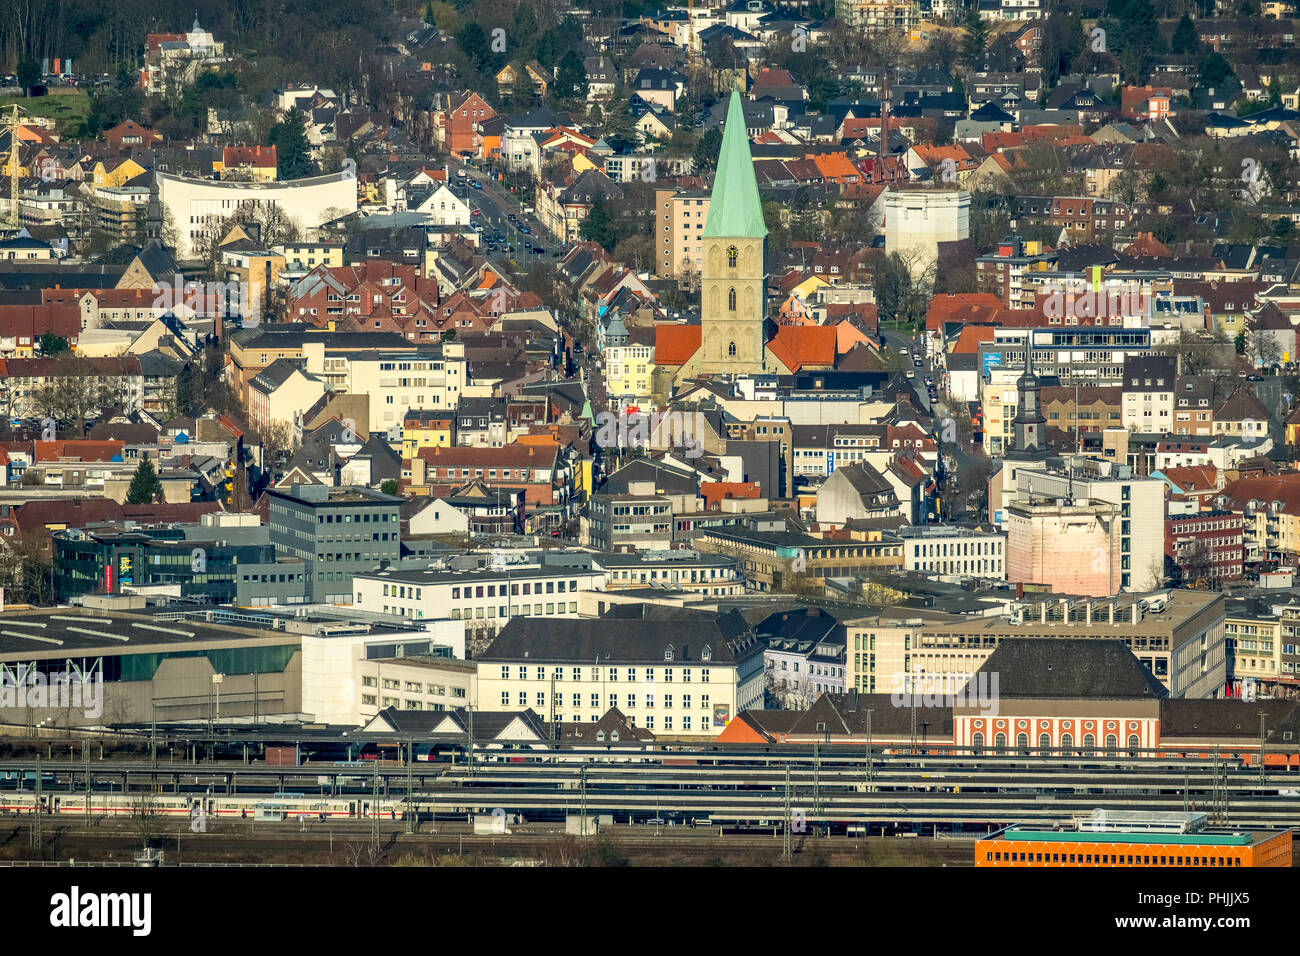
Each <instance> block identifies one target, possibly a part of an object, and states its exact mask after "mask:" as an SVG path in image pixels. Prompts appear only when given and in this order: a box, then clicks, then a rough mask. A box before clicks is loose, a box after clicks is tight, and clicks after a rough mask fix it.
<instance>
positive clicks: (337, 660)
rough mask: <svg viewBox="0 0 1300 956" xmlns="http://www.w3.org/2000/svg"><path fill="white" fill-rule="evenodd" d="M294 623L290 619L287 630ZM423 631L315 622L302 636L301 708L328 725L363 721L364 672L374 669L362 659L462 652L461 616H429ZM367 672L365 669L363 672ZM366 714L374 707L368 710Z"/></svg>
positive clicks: (370, 713)
mask: <svg viewBox="0 0 1300 956" xmlns="http://www.w3.org/2000/svg"><path fill="white" fill-rule="evenodd" d="M296 625H297V622H292V621H291V622H289V627H288V629H289V630H294V629H297V628H296ZM423 627H424V630H423V631H417V630H407V629H403V630H397V629H395V628H388V627H384V626H383V625H376V624H373V623H369V622H367V621H364V620H357V621H337V622H329V623H316V624H314V625H311V626H310V633H305V634H303V636H302V709H303V713H305V714H307V715H308V716H309V717H310V719H312V720H314V721H317V722H319V723H326V724H349V725H358V724H360V723H362V720H363V710H362V697H363V686H364V685H363V683H362V677H363V676H367V675H368V674H369V673H370V672H372V671H374V668H373V667H369V666H368V665H366V663H365V662H367V661H374V660H382V659H387V658H393V657H415V656H417V655H428V654H430V653H431V652H432V651H436V650H440V649H444V648H445V649H446V650H447V652H450V653H451V654H452V655H453V656H456V657H462V658H463V657H464V656H465V628H464V625H463V624H461V622H460V621H450V620H446V619H441V620H439V619H433V620H429V621H427V622H423ZM363 671H365V674H363ZM368 713H369V715H370V716H373V715H374V713H375V708H373V707H371V708H370V709H369V711H368Z"/></svg>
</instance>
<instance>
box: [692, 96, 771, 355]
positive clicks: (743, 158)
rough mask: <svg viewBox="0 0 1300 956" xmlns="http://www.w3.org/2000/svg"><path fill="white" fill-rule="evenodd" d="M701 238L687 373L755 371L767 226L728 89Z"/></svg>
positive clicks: (737, 106)
mask: <svg viewBox="0 0 1300 956" xmlns="http://www.w3.org/2000/svg"><path fill="white" fill-rule="evenodd" d="M702 238H703V246H704V249H703V252H704V262H703V266H702V268H701V271H700V326H701V329H700V351H699V355H698V360H697V363H696V365H695V372H697V373H703V374H712V375H719V374H731V375H747V374H752V373H755V372H761V371H762V370H763V346H764V343H763V329H764V323H765V320H766V317H767V305H766V270H765V262H764V260H765V254H766V251H767V226H766V225H764V223H763V204H762V201H761V200H760V199H759V195H758V179H757V177H755V175H754V162H753V159H751V157H750V153H749V137H748V135H747V134H746V132H745V112H744V107H743V106H742V104H741V101H740V94H739V93H738V92H736V91H734V90H733V91H732V94H731V102H730V103H729V105H728V106H727V118H726V122H725V125H724V127H723V133H722V150H721V152H720V153H719V154H718V172H717V176H716V178H715V179H714V181H713V192H712V194H711V198H710V201H709V217H708V220H707V221H706V223H705V226H704V232H703V235H702Z"/></svg>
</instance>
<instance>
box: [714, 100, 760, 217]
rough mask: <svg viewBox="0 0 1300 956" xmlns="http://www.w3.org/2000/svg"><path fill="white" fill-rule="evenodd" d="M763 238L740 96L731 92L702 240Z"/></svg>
mask: <svg viewBox="0 0 1300 956" xmlns="http://www.w3.org/2000/svg"><path fill="white" fill-rule="evenodd" d="M766 235H767V226H765V225H764V224H763V202H762V200H760V199H759V197H758V178H757V177H756V176H755V175H754V161H753V159H752V158H751V157H750V155H749V136H748V135H746V133H745V110H744V107H743V106H742V105H741V102H740V94H739V93H737V92H736V91H735V90H732V91H731V102H730V103H729V104H728V106H727V121H726V125H725V127H724V129H723V131H722V150H721V151H720V152H719V153H718V174H717V177H716V178H715V179H714V180H713V194H712V196H711V198H710V202H709V219H708V222H706V223H705V225H704V238H706V239H715V238H724V237H730V236H737V237H741V238H753V239H761V238H763V237H764V236H766Z"/></svg>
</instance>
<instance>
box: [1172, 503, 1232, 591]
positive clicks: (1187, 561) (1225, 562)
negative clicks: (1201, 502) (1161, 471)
mask: <svg viewBox="0 0 1300 956" xmlns="http://www.w3.org/2000/svg"><path fill="white" fill-rule="evenodd" d="M1245 527H1246V525H1245V519H1244V518H1243V517H1242V516H1241V515H1239V514H1235V513H1234V512H1231V511H1203V512H1200V513H1198V514H1188V515H1171V516H1169V517H1168V518H1166V519H1165V555H1166V556H1167V557H1169V558H1172V559H1173V562H1174V564H1176V565H1177V566H1178V568H1179V570H1180V571H1181V572H1182V575H1183V581H1184V582H1185V583H1186V584H1189V585H1190V584H1195V583H1196V582H1197V581H1200V580H1204V581H1206V582H1207V583H1208V584H1211V585H1213V584H1216V583H1228V582H1230V581H1237V580H1240V578H1241V576H1242V574H1243V573H1244V568H1243V565H1244V563H1245V546H1244V539H1245Z"/></svg>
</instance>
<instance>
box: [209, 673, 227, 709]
mask: <svg viewBox="0 0 1300 956" xmlns="http://www.w3.org/2000/svg"><path fill="white" fill-rule="evenodd" d="M225 679H226V675H225V674H213V675H212V685H213V690H214V691H216V695H217V714H216V719H217V720H218V721H219V720H221V682H222V681H224V680H225Z"/></svg>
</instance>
